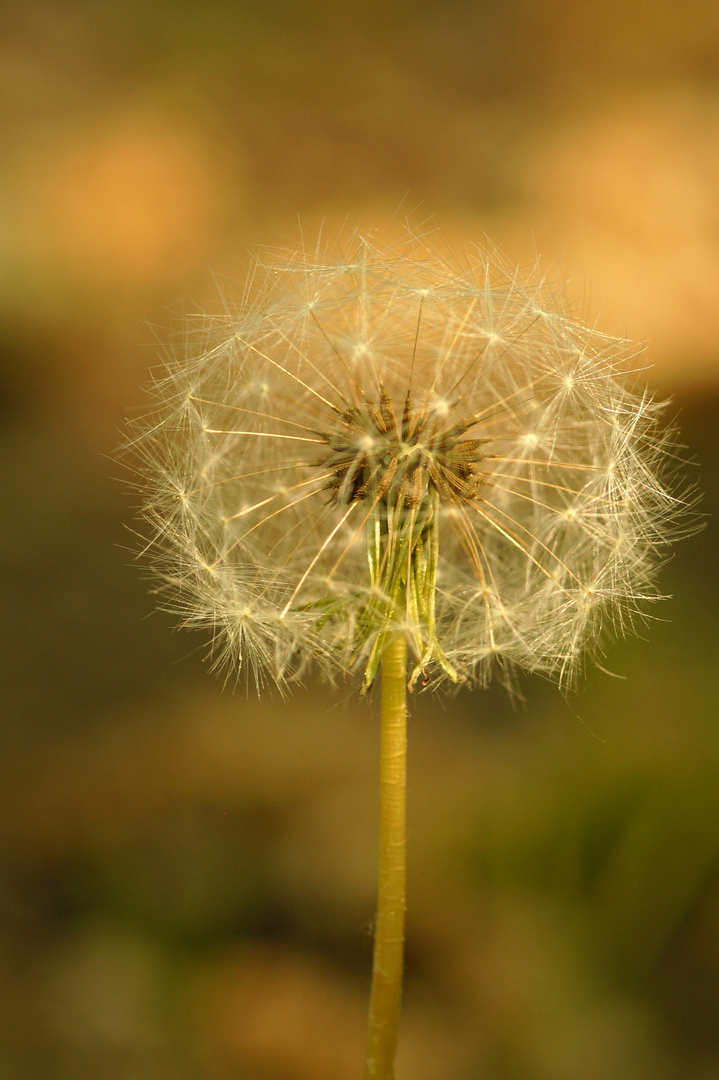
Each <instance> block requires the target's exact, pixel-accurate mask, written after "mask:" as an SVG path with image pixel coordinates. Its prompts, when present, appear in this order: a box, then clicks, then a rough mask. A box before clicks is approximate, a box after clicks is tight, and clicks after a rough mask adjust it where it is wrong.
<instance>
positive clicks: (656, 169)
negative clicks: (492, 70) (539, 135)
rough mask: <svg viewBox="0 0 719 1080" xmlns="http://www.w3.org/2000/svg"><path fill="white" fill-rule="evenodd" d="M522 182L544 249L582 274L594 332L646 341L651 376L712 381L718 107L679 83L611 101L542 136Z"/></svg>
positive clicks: (718, 367) (718, 268) (718, 327)
mask: <svg viewBox="0 0 719 1080" xmlns="http://www.w3.org/2000/svg"><path fill="white" fill-rule="evenodd" d="M528 186H529V188H530V189H531V190H532V194H533V201H534V206H535V208H536V214H535V222H534V224H535V225H536V226H537V235H538V236H539V237H540V238H541V243H542V247H543V252H544V253H545V254H547V255H548V256H550V257H552V256H554V255H556V254H562V263H563V265H564V266H565V267H566V268H567V269H568V270H574V269H575V268H577V267H581V268H584V269H586V270H587V272H588V274H589V279H588V280H589V281H590V282H591V288H592V304H591V307H592V308H593V310H594V312H596V309H597V307H601V319H600V322H601V325H602V329H604V330H606V331H607V332H609V333H621V332H622V328H623V327H626V328H627V332H628V334H629V336H630V337H632V338H634V339H635V340H637V339H639V340H647V341H648V342H649V345H650V348H651V352H650V356H649V359H650V361H651V362H652V363H653V364H656V365H657V369H658V371H657V374H658V376H659V379H660V380H661V379H663V377H664V375H665V373H666V374H671V377H672V379H674V378H676V377H677V376H679V377H682V378H685V379H686V380H687V381H692V382H703V381H707V380H716V378H717V375H719V348H718V346H717V343H718V342H719V305H718V304H717V295H719V202H718V201H717V191H719V109H717V108H716V106H715V105H713V104H711V103H707V102H705V101H703V100H700V99H699V98H695V97H693V96H692V95H690V94H689V93H685V94H682V93H680V92H678V91H675V92H674V93H673V94H658V95H656V96H653V97H650V98H645V99H640V100H635V101H630V102H626V103H623V104H622V103H618V104H616V105H615V106H613V107H612V108H611V109H610V110H608V111H606V112H604V113H601V114H598V115H596V116H595V117H594V118H587V117H585V118H583V119H582V120H581V122H579V123H577V124H576V125H573V126H572V127H571V128H565V129H564V131H563V132H562V133H561V134H560V135H559V136H558V137H556V138H555V139H553V140H551V141H550V143H549V144H548V145H547V146H546V147H545V149H544V150H542V151H540V155H539V157H538V158H537V160H536V161H535V163H534V164H533V165H531V166H530V167H529V174H528ZM535 200H536V201H535ZM547 241H549V244H547ZM552 243H555V244H556V246H557V248H558V249H559V248H560V247H561V246H563V247H564V251H563V253H562V252H561V251H559V250H557V251H556V252H555V251H551V250H549V251H548V250H547V247H548V246H549V245H551V244H552Z"/></svg>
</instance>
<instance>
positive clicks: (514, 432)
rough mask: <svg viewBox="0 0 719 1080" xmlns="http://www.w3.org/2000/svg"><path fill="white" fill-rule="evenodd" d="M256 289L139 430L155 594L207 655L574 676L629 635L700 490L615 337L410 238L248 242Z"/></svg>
mask: <svg viewBox="0 0 719 1080" xmlns="http://www.w3.org/2000/svg"><path fill="white" fill-rule="evenodd" d="M250 282H251V284H250V285H248V287H247V288H246V290H245V294H244V299H243V302H242V305H241V306H239V307H238V308H237V309H236V310H232V308H231V305H229V303H228V304H226V306H225V307H226V313H225V315H224V316H223V317H222V318H221V319H217V320H214V321H213V320H208V321H207V325H206V326H205V328H204V331H203V337H202V339H201V341H202V344H201V346H200V347H199V348H198V349H197V351H196V352H195V353H194V354H191V355H184V356H178V357H176V358H174V359H173V360H172V362H171V363H170V364H169V365H168V367H167V370H166V371H165V372H163V374H162V376H161V377H160V378H158V380H157V384H156V395H157V409H156V412H155V413H154V414H153V415H152V416H150V417H149V418H147V419H146V420H144V421H143V422H142V423H140V424H139V426H138V430H137V431H136V432H135V433H134V436H133V439H132V445H133V446H134V447H135V448H136V450H137V452H138V454H139V456H140V462H141V464H140V470H141V475H142V483H143V489H144V493H145V516H146V518H147V520H148V522H149V524H150V529H151V533H152V535H151V538H150V541H149V544H148V546H147V548H146V550H147V552H148V554H149V555H150V556H151V557H152V558H153V559H154V561H155V564H156V566H157V569H158V571H159V573H160V576H161V579H162V582H163V586H162V587H163V591H164V602H165V605H166V606H167V607H169V608H170V609H171V610H173V611H176V612H177V613H178V614H179V615H180V618H181V621H182V622H183V624H184V625H187V626H201V627H206V628H209V629H210V631H211V634H212V644H213V649H214V650H215V653H216V655H217V658H218V661H219V662H220V663H222V664H224V665H225V666H226V667H227V669H228V670H230V671H233V670H234V671H236V670H238V669H241V668H245V669H246V670H248V671H249V672H250V673H251V675H253V676H254V678H255V679H256V680H257V681H258V683H262V682H264V681H266V680H274V681H275V682H278V683H280V684H282V683H284V682H286V681H287V680H288V679H291V678H292V677H293V676H297V675H299V674H301V673H302V672H303V671H304V670H306V668H307V667H308V666H311V665H313V664H314V665H317V666H319V668H320V669H321V670H322V671H323V672H324V673H325V674H327V675H329V676H334V677H337V676H340V677H341V676H347V675H352V674H354V673H357V674H359V675H360V676H362V678H363V681H364V685H365V687H367V686H369V685H370V684H371V681H372V679H373V677H374V674H375V673H376V671H377V668H378V665H379V661H380V656H381V650H382V646H383V642H384V640H385V639H386V635H387V634H388V633H403V634H405V636H406V637H407V641H408V644H409V648H410V651H411V654H412V656H413V657H414V664H413V670H412V675H411V680H410V681H411V682H416V681H417V680H419V679H421V681H422V683H423V684H424V683H427V682H434V683H437V682H442V681H451V682H458V681H462V682H474V683H479V684H484V683H486V682H487V681H488V680H489V679H490V678H492V677H493V676H497V677H499V678H501V679H504V680H510V679H511V673H512V671H513V669H515V668H520V669H524V670H526V671H538V672H543V673H545V674H547V675H550V676H553V677H555V678H557V679H558V680H559V681H560V682H563V683H565V684H568V683H570V682H571V681H572V679H573V678H574V677H575V675H576V673H577V671H578V669H579V667H580V666H581V663H582V658H583V657H586V656H587V655H591V653H592V651H593V650H596V649H599V648H601V642H602V640H603V637H605V636H606V632H607V631H609V630H611V629H612V628H614V629H616V630H619V631H623V630H627V629H629V630H631V629H632V628H633V625H634V623H635V622H636V620H637V618H638V617H641V612H642V611H643V610H645V608H646V604H647V602H649V601H651V600H652V599H656V598H657V596H658V594H657V592H656V588H655V585H654V578H655V571H656V568H657V566H658V564H659V562H660V560H661V556H662V552H663V550H664V548H665V546H666V544H667V543H668V541H670V540H671V539H672V538H673V537H674V536H675V535H677V534H678V533H681V532H682V531H684V532H686V531H691V526H690V525H688V524H687V522H688V521H689V517H688V516H687V509H688V503H690V502H691V495H689V497H687V496H686V494H684V495H682V494H681V493H677V489H676V482H675V480H674V478H673V471H672V470H673V462H674V461H675V460H676V454H675V448H674V446H673V443H672V438H673V436H672V434H671V432H667V431H665V430H664V429H663V428H662V427H661V423H660V418H661V409H662V405H661V403H657V402H655V401H653V400H652V399H651V397H650V396H649V395H648V394H647V393H646V392H644V391H641V390H636V389H635V388H634V385H633V377H632V367H633V365H634V361H635V357H636V350H635V348H634V347H633V346H632V345H631V343H629V342H627V341H626V340H624V339H619V338H611V337H607V336H606V335H603V334H600V333H599V332H598V331H597V330H595V329H593V328H591V327H588V326H586V325H584V324H583V323H582V322H580V321H579V320H577V319H576V318H575V317H574V316H573V314H572V311H571V309H570V306H569V304H568V301H567V299H566V296H565V294H564V292H563V291H562V289H560V288H554V287H553V286H552V285H551V284H550V283H549V282H548V281H547V280H546V279H545V278H543V277H542V276H541V274H540V273H539V272H538V271H537V270H535V271H532V272H529V273H527V274H525V275H524V276H523V277H522V276H520V273H519V272H518V271H516V270H514V269H512V268H509V267H507V266H506V265H504V264H503V263H502V261H501V260H500V259H499V258H498V257H497V256H496V255H495V254H488V253H487V252H486V251H483V250H481V249H479V248H476V249H471V250H469V251H467V252H465V253H464V254H463V255H462V256H461V257H460V256H457V255H455V254H453V253H451V252H448V251H445V250H443V249H442V247H441V245H439V244H437V245H435V246H432V243H431V238H428V237H423V236H420V235H418V234H417V233H414V232H411V231H409V232H408V233H407V237H406V240H405V241H404V242H401V243H399V244H396V245H394V246H383V245H382V244H381V243H380V242H379V241H378V240H377V238H376V237H375V236H374V235H373V234H371V233H361V232H357V231H355V232H352V233H351V234H350V235H349V237H348V238H347V239H346V241H343V242H339V241H338V242H335V243H334V244H328V245H327V246H326V248H323V245H322V243H321V242H320V243H318V244H316V245H314V246H312V247H311V248H307V249H301V250H299V251H294V252H293V251H290V252H262V253H260V254H259V256H258V257H257V259H256V263H255V266H254V267H253V270H252V273H251V276H250ZM227 312H229V314H228V313H227ZM198 340H199V339H198Z"/></svg>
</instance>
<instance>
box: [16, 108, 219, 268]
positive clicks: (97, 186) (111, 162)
mask: <svg viewBox="0 0 719 1080" xmlns="http://www.w3.org/2000/svg"><path fill="white" fill-rule="evenodd" d="M33 171H34V172H35V175H36V177H37V179H36V180H35V182H34V183H31V184H30V185H29V189H28V191H27V193H26V196H25V206H26V229H25V230H24V231H25V232H26V238H27V246H28V248H29V249H30V250H31V251H34V253H35V254H36V256H39V257H40V258H41V259H43V261H46V260H48V261H50V262H51V263H52V264H55V265H58V264H59V265H60V266H61V267H63V268H66V269H67V270H69V272H70V273H71V275H72V276H73V277H74V278H80V279H83V278H93V279H96V278H97V277H98V276H99V278H100V280H101V281H105V282H117V283H119V284H124V285H133V284H135V283H144V282H148V281H151V280H155V279H158V278H167V277H170V278H176V277H177V276H179V275H180V274H183V273H186V272H187V271H188V270H190V269H192V268H193V267H194V266H195V265H196V263H197V260H198V258H201V254H202V252H203V251H204V250H205V248H206V246H207V243H208V240H209V236H210V234H211V230H212V226H213V223H214V221H215V220H216V219H217V215H218V211H219V210H220V207H221V205H222V204H223V202H224V199H223V195H222V193H221V188H220V185H219V184H218V183H217V180H216V177H215V176H214V175H213V174H212V173H211V170H210V163H209V161H208V157H207V154H206V153H205V150H204V148H203V146H202V144H201V141H200V139H199V138H198V137H197V135H196V134H195V133H193V132H192V131H189V130H188V131H184V130H178V129H172V128H170V127H168V126H164V125H162V124H161V123H158V122H153V121H148V119H147V118H144V117H139V118H137V117H136V118H132V119H130V120H128V119H126V118H123V119H122V120H120V121H119V122H118V123H117V124H116V125H115V126H110V127H108V128H103V129H102V130H97V129H96V130H94V131H91V132H84V133H83V134H81V135H79V136H75V137H73V138H70V139H68V140H67V141H66V142H64V143H62V144H61V145H60V146H58V147H57V149H56V150H55V151H54V152H53V150H52V149H51V150H49V151H44V152H43V155H42V159H41V160H37V161H35V162H34V166H33Z"/></svg>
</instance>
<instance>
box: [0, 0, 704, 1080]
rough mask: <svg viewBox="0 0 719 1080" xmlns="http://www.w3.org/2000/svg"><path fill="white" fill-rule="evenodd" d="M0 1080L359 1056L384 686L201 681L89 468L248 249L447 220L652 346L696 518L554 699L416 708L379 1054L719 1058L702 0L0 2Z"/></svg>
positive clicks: (143, 1077)
mask: <svg viewBox="0 0 719 1080" xmlns="http://www.w3.org/2000/svg"><path fill="white" fill-rule="evenodd" d="M0 19H1V24H2V25H1V27H0V87H1V89H0V93H1V94H2V99H3V101H4V106H3V108H2V110H0V132H1V142H2V147H3V150H2V155H1V156H0V351H1V355H0V444H1V455H0V470H1V471H2V487H1V490H2V522H3V524H2V528H0V571H1V573H0V595H1V599H2V625H1V626H0V680H1V685H2V698H3V706H2V719H1V721H0V731H1V740H2V746H1V747H0V749H1V751H2V752H1V755H0V866H1V868H2V869H1V871H0V914H1V915H2V929H1V930H0V1077H2V1080H40V1078H42V1080H85V1078H87V1080H90V1078H92V1080H96V1078H97V1077H102V1078H103V1080H169V1078H172V1080H345V1078H347V1080H349V1078H351V1077H357V1076H359V1075H360V1070H361V1061H362V1057H363V1045H364V1037H365V1010H366V999H367V991H368V986H369V969H370V961H371V933H370V930H371V917H372V912H373V906H374V873H375V868H374V860H375V854H374V847H375V839H374V831H375V827H376V816H377V806H376V801H377V779H376V758H377V739H378V731H377V720H378V717H377V709H376V705H375V704H373V703H370V704H369V705H367V703H358V701H357V700H356V697H355V696H354V694H353V693H351V692H350V691H349V690H348V691H346V692H344V693H339V694H338V693H334V694H329V693H328V692H327V691H326V690H325V689H324V688H323V687H320V686H313V685H309V686H307V688H306V689H304V690H302V691H299V692H297V693H295V694H294V695H293V696H292V697H291V698H290V699H289V700H288V701H287V702H283V701H281V700H280V699H278V698H277V697H272V696H263V697H262V698H261V699H259V700H258V699H257V697H256V696H254V695H253V694H252V693H251V692H250V693H249V694H245V693H244V692H243V691H242V690H240V691H237V692H234V693H232V692H231V691H230V690H225V691H224V692H223V690H222V687H221V686H220V685H219V684H218V682H217V681H216V680H215V679H214V678H212V677H211V676H210V675H209V674H208V673H207V671H206V664H205V663H204V662H203V657H204V652H205V650H204V643H203V641H202V640H200V639H198V638H195V637H193V636H192V635H190V634H186V633H179V632H176V631H174V629H173V627H172V624H171V622H170V621H169V619H167V618H166V617H164V616H162V615H159V614H156V613H154V612H153V602H152V597H151V596H150V595H149V589H150V586H149V584H148V582H147V581H146V580H144V579H143V575H142V572H141V569H140V568H139V567H138V566H137V565H136V563H135V561H134V556H133V547H134V539H133V536H132V534H131V532H130V531H129V529H128V526H129V527H130V528H131V527H132V524H133V518H134V514H135V506H134V503H135V499H134V497H133V495H132V493H131V491H130V490H129V489H128V487H127V484H126V480H127V477H126V476H125V475H124V474H123V470H122V467H121V466H120V465H118V464H117V463H116V462H115V461H114V460H113V454H114V450H115V448H116V446H117V445H118V443H119V441H120V438H121V435H120V430H121V427H122V423H123V419H124V417H126V416H134V415H137V414H138V412H141V411H142V409H143V408H145V407H146V402H147V399H146V396H145V393H144V390H143V387H145V386H147V384H148V375H147V371H148V368H149V366H150V365H152V364H153V363H154V362H155V358H156V355H157V352H158V349H159V343H162V342H163V341H166V340H167V339H168V338H169V337H170V335H171V333H172V332H173V329H174V330H176V329H177V326H178V317H179V316H180V315H181V313H182V312H183V311H194V310H197V308H198V307H201V306H205V305H208V304H209V305H211V303H212V302H213V298H214V297H215V295H216V292H217V285H216V282H215V280H214V278H213V275H214V277H215V278H219V280H220V282H221V283H222V282H225V281H231V280H237V279H239V280H241V279H242V277H243V275H244V273H245V270H246V268H247V265H248V263H249V256H248V249H250V248H252V247H253V246H256V245H258V244H289V245H290V246H291V245H293V244H295V243H296V242H297V238H298V235H299V225H298V220H299V221H301V223H302V227H303V228H304V230H305V233H309V234H311V233H312V232H313V231H315V230H316V229H317V228H318V227H319V225H320V223H321V222H322V221H324V222H325V223H326V224H327V225H328V226H330V227H332V228H335V227H339V226H340V225H341V223H342V222H343V221H344V220H345V218H346V217H347V216H348V215H349V218H350V220H351V221H353V222H360V223H363V224H365V225H372V224H377V223H380V224H381V223H383V222H388V221H397V220H398V218H400V217H401V216H402V215H403V214H404V213H405V212H407V213H410V214H411V215H412V216H413V220H414V221H415V223H421V222H423V221H424V220H425V219H427V218H430V217H431V218H433V219H434V220H435V221H436V222H437V224H438V225H439V226H440V227H441V228H442V229H443V231H444V232H445V233H447V235H448V236H449V237H450V238H451V240H452V241H453V242H455V243H457V244H458V245H459V244H461V243H463V242H468V241H469V242H471V241H474V240H479V241H481V240H482V238H483V237H484V236H485V234H487V235H489V237H490V238H491V239H492V240H493V241H494V242H495V243H497V244H499V245H501V247H502V249H503V250H504V252H505V253H506V254H507V256H508V257H509V258H510V259H512V260H516V261H517V262H520V263H523V262H526V261H528V260H531V259H533V258H534V256H535V255H536V254H537V253H540V254H541V255H542V256H544V257H545V258H546V260H547V262H548V263H549V264H550V265H558V266H560V268H561V269H560V271H559V273H560V274H561V276H562V277H563V278H565V279H568V280H569V282H570V284H571V288H572V290H573V291H574V292H575V293H577V294H579V295H580V296H581V297H583V301H582V303H583V309H584V312H585V314H586V315H587V316H588V317H590V318H592V319H597V320H598V322H599V324H600V326H601V327H602V328H603V329H605V330H607V331H608V332H610V333H619V334H621V333H624V332H627V333H628V334H629V335H630V336H631V337H633V338H635V339H641V340H646V341H647V342H648V344H649V349H648V353H647V362H648V363H651V364H652V365H654V366H653V367H652V368H651V369H650V370H648V371H647V379H648V381H649V382H650V383H651V384H652V386H653V387H654V388H655V389H656V390H657V391H658V392H659V393H661V394H671V395H672V396H673V398H674V403H675V404H674V406H673V410H674V412H676V413H678V414H679V419H680V423H681V426H682V430H683V434H684V439H685V441H686V443H687V445H688V447H689V448H690V449H689V451H688V452H687V456H688V457H691V458H693V459H694V460H695V462H696V463H698V464H693V465H689V466H687V470H688V473H689V475H690V476H691V477H692V478H694V479H696V480H697V481H698V482H700V483H701V486H702V487H703V489H704V492H705V499H704V509H705V511H706V512H707V514H708V515H709V516H708V519H707V521H708V527H707V529H706V530H705V531H704V532H703V533H702V534H701V535H698V536H695V537H694V538H692V539H691V540H688V541H685V542H684V543H683V544H682V545H680V546H679V547H678V548H677V552H676V557H675V558H674V559H673V560H672V561H671V562H670V563H669V564H668V565H667V566H666V568H665V570H664V573H663V579H662V587H663V589H664V590H665V591H666V592H667V593H671V594H673V596H674V598H673V599H672V600H671V601H669V602H668V603H666V604H664V605H662V607H661V609H657V615H658V616H659V619H658V621H657V622H655V623H654V624H653V625H651V626H650V627H649V628H648V629H647V631H646V634H645V636H644V637H643V638H642V639H641V640H635V641H633V642H630V643H628V644H625V645H617V646H613V647H611V648H610V650H609V653H608V656H607V659H606V666H607V668H608V670H610V671H611V672H613V673H614V674H615V675H619V676H620V678H615V677H611V676H610V675H609V674H607V673H606V672H602V671H594V672H592V673H590V675H589V678H588V680H587V682H586V685H585V686H584V687H583V688H582V690H581V691H580V692H579V693H578V694H576V695H574V696H572V697H571V698H569V699H564V698H562V697H561V696H560V695H559V694H558V692H557V691H556V690H555V689H554V688H553V687H551V686H548V685H546V684H544V683H542V682H540V681H533V680H526V681H525V682H524V683H523V690H524V694H525V699H526V700H525V703H524V704H523V705H520V706H519V707H517V708H514V709H513V708H512V707H511V705H510V704H509V702H508V701H507V700H506V698H505V697H504V696H503V695H502V694H501V693H500V692H498V691H497V692H495V691H493V690H490V691H488V692H487V693H483V694H480V693H474V694H470V693H463V694H460V695H459V696H457V697H456V698H452V699H450V700H448V701H443V700H442V699H438V698H432V697H430V696H427V695H424V696H422V695H420V696H418V698H417V699H416V701H414V702H413V706H412V717H411V727H410V740H411V741H410V758H409V763H410V810H409V820H410V860H411V869H410V880H409V889H410V900H409V921H408V941H407V982H406V1008H405V1016H404V1024H403V1028H402V1038H401V1047H400V1055H399V1058H400V1060H399V1067H398V1077H399V1078H400V1080H403V1078H407V1080H409V1078H413V1080H605V1078H607V1077H612V1078H613V1080H644V1078H646V1080H650V1078H651V1080H675V1078H676V1080H678V1078H680V1077H681V1078H682V1080H710V1078H714V1077H716V1076H717V1075H719V783H718V774H719V726H718V724H717V719H718V718H717V709H716V700H717V691H718V689H719V676H718V675H717V666H716V663H717V662H716V652H717V650H716V644H717V622H718V620H717V599H718V595H717V594H718V583H717V555H718V552H717V545H716V541H715V539H714V533H713V525H712V519H711V516H710V515H711V513H712V511H713V510H714V509H715V507H716V503H717V450H718V444H719V428H718V421H719V408H718V405H719V7H717V5H716V4H715V3H713V2H710V0H685V2H684V3H683V4H681V5H680V4H676V3H674V2H673V0H621V2H619V0H607V2H604V3H601V4H577V3H575V2H573V0H483V2H474V3H472V2H470V0H445V2H443V3H440V2H438V0H412V2H411V3H410V2H409V0H389V2H387V0H354V2H352V3H347V4H345V3H340V2H339V0H265V2H262V3H257V2H251V0H239V2H231V0H205V2H204V3H202V4H198V3H192V2H190V0H185V2H182V0H176V2H170V0H164V2H163V0H150V2H146V3H142V4H141V3H138V2H133V0H125V2H123V0H120V2H118V0H112V2H110V0H29V2H28V3H26V4H24V5H20V4H17V3H10V2H8V0H5V3H4V4H3V5H2V7H0Z"/></svg>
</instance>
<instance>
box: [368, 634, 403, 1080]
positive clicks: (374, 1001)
mask: <svg viewBox="0 0 719 1080" xmlns="http://www.w3.org/2000/svg"><path fill="white" fill-rule="evenodd" d="M406 762H407V641H406V638H405V636H404V634H395V635H393V636H391V637H390V638H389V640H388V641H387V644H386V645H385V647H384V652H383V654H382V728H381V739H380V815H379V882H378V893H377V924H376V929H375V939H374V961H373V966H372V992H371V995H370V1006H369V1038H368V1045H367V1062H366V1065H365V1080H393V1078H394V1057H395V1050H396V1047H397V1030H398V1027H399V1013H400V1003H401V999H402V968H403V963H404V913H405V907H406V902H405V881H406V852H405V848H406V772H407V767H406Z"/></svg>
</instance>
